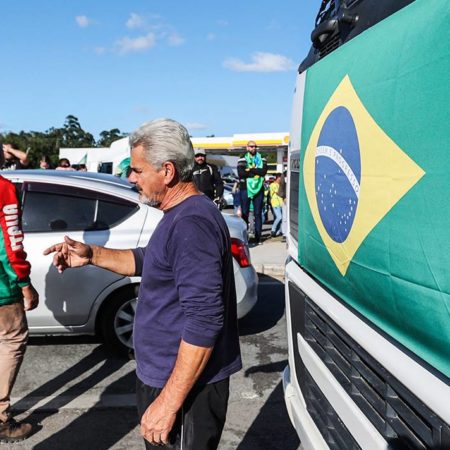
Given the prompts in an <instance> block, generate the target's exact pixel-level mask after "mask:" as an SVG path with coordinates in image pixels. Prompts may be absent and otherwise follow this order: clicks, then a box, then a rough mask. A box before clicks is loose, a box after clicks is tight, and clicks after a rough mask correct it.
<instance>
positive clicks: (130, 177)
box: [128, 172, 137, 184]
mask: <svg viewBox="0 0 450 450" xmlns="http://www.w3.org/2000/svg"><path fill="white" fill-rule="evenodd" d="M128 181H129V182H130V183H133V184H136V181H137V180H136V174H135V173H134V172H130V175H128Z"/></svg>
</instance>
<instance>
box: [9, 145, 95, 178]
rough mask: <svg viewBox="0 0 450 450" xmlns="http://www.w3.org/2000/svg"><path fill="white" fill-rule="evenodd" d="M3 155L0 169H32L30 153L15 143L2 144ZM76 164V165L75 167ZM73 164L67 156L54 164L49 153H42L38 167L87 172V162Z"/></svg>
mask: <svg viewBox="0 0 450 450" xmlns="http://www.w3.org/2000/svg"><path fill="white" fill-rule="evenodd" d="M2 149H3V155H2V162H1V164H0V170H20V169H32V168H34V167H31V164H30V160H29V158H28V153H27V152H24V151H23V150H20V149H19V147H18V146H17V145H15V144H8V143H5V144H3V145H2ZM75 166H76V167H75ZM75 166H73V165H72V164H71V163H70V161H69V160H68V159H67V158H61V159H59V160H58V163H57V164H56V165H54V164H52V161H51V159H50V157H49V156H48V155H41V157H40V159H39V166H38V167H36V169H41V170H47V169H55V170H69V171H75V170H79V171H82V172H86V171H87V168H86V165H85V164H77V165H75Z"/></svg>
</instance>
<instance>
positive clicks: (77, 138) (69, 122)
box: [61, 114, 95, 148]
mask: <svg viewBox="0 0 450 450" xmlns="http://www.w3.org/2000/svg"><path fill="white" fill-rule="evenodd" d="M63 129H64V133H63V135H62V142H61V147H74V148H77V147H95V139H94V136H92V134H91V133H88V132H86V131H84V130H83V128H81V125H80V122H79V121H78V117H75V116H73V115H70V114H69V115H68V116H67V117H66V120H65V122H64V127H63Z"/></svg>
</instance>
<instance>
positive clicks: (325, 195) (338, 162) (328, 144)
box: [315, 106, 361, 243]
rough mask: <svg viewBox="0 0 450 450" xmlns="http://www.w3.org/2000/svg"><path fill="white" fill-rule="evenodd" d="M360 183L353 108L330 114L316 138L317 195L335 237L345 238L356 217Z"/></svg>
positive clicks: (336, 109) (358, 154) (359, 162)
mask: <svg viewBox="0 0 450 450" xmlns="http://www.w3.org/2000/svg"><path fill="white" fill-rule="evenodd" d="M360 183H361V156H360V148H359V142H358V135H357V133H356V127H355V123H354V121H353V118H352V116H351V114H350V111H349V110H348V109H347V108H345V107H343V106H339V107H337V108H335V109H333V111H331V113H330V114H329V115H328V117H327V119H326V120H325V122H324V124H323V127H322V130H321V131H320V135H319V139H318V141H317V147H316V154H315V195H316V201H317V207H318V210H319V214H320V218H321V220H322V223H323V226H324V227H325V230H326V231H327V233H328V235H329V236H330V238H331V239H333V241H335V242H338V243H342V242H344V241H345V240H346V239H347V237H348V235H349V233H350V230H351V228H352V225H353V221H354V220H355V214H356V209H357V208H358V199H359V192H360Z"/></svg>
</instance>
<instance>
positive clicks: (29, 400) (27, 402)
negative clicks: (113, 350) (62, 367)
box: [13, 346, 127, 415]
mask: <svg viewBox="0 0 450 450" xmlns="http://www.w3.org/2000/svg"><path fill="white" fill-rule="evenodd" d="M105 358H106V353H105V351H104V350H103V348H102V346H100V347H96V348H95V349H94V350H93V351H92V353H90V354H89V355H88V356H86V357H85V358H83V359H81V360H80V361H78V362H77V363H76V364H75V365H73V366H72V367H70V368H69V369H67V370H66V371H64V372H63V373H61V374H60V375H58V376H56V377H55V378H52V379H51V380H49V381H47V382H46V383H44V384H43V385H41V386H39V387H38V388H37V389H35V390H34V391H32V392H30V393H29V394H27V395H26V396H25V397H23V398H22V399H20V400H19V401H18V402H16V403H15V404H14V405H13V409H14V410H16V411H27V410H28V409H31V408H32V407H33V406H34V405H35V404H36V403H38V402H39V400H40V398H43V397H47V396H49V395H52V394H53V393H54V392H56V391H58V390H59V389H61V388H63V387H64V386H65V385H66V384H67V383H69V382H71V381H73V380H76V379H77V378H78V377H79V376H80V375H82V374H83V373H85V372H87V371H89V370H90V369H92V368H93V367H95V366H96V365H97V364H99V363H101V362H103V365H102V366H101V367H99V368H98V369H97V370H96V371H95V372H93V373H92V374H91V375H89V376H88V377H86V378H84V379H83V380H81V381H80V382H79V383H77V384H75V385H73V386H71V387H69V388H67V389H66V390H65V391H64V392H61V393H60V394H59V395H58V396H56V397H55V398H54V399H51V400H50V401H48V402H47V403H46V404H45V405H43V408H45V409H48V410H52V409H55V410H57V409H58V407H60V406H61V401H60V400H59V399H61V398H66V399H68V398H70V397H71V398H76V397H77V396H79V395H81V394H83V393H84V392H87V391H88V390H89V389H90V388H92V387H94V386H95V385H96V384H97V383H99V382H100V381H102V380H103V379H104V378H106V377H108V376H109V375H111V374H112V373H114V372H116V371H117V370H118V369H120V368H121V367H122V366H123V365H124V364H126V363H127V361H126V360H123V359H112V358H111V359H105ZM52 403H53V404H54V406H53V407H52ZM50 415H51V413H50Z"/></svg>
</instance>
